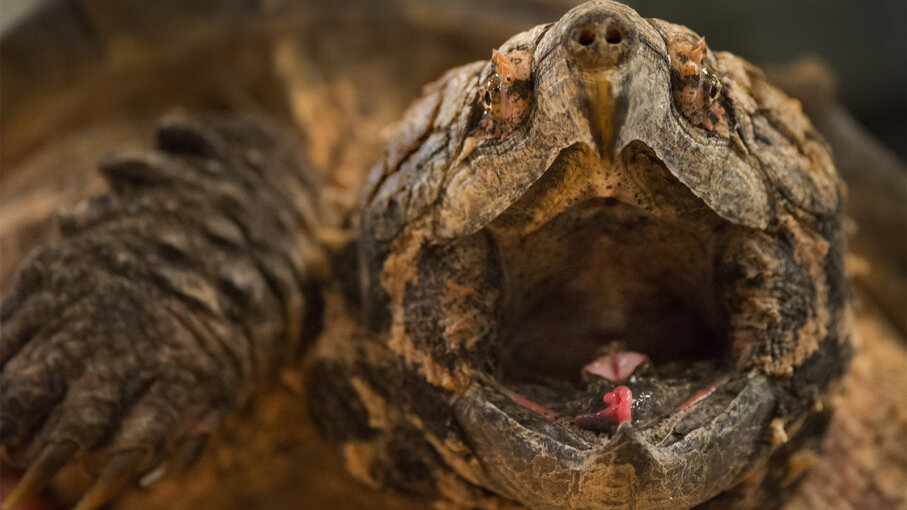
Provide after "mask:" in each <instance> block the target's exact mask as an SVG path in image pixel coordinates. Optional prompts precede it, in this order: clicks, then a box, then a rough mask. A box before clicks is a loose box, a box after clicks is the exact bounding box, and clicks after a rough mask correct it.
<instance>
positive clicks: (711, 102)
mask: <svg viewBox="0 0 907 510" xmlns="http://www.w3.org/2000/svg"><path fill="white" fill-rule="evenodd" d="M668 51H669V53H670V55H671V68H672V70H673V71H674V73H676V78H677V79H678V81H679V83H678V84H676V85H675V88H674V101H675V102H676V103H677V106H678V109H679V110H680V112H681V113H682V114H683V115H684V117H686V118H687V120H689V121H690V123H692V124H694V125H696V126H699V127H701V128H703V129H708V130H709V131H715V130H717V131H718V132H719V133H720V134H722V135H726V134H727V129H728V128H727V120H726V119H725V113H726V112H725V111H724V107H723V106H721V104H720V103H719V102H718V97H719V96H720V94H721V87H722V84H721V80H720V79H719V77H718V76H717V75H716V74H715V72H714V71H713V70H711V69H710V68H709V67H708V66H707V65H706V57H707V56H708V48H707V47H706V45H705V39H700V40H699V41H698V42H696V44H691V43H689V42H687V41H676V42H673V43H671V44H669V47H668Z"/></svg>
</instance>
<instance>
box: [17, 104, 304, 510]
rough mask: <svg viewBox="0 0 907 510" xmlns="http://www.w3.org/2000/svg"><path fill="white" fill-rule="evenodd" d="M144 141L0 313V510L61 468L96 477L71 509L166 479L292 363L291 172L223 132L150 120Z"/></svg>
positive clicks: (32, 262)
mask: <svg viewBox="0 0 907 510" xmlns="http://www.w3.org/2000/svg"><path fill="white" fill-rule="evenodd" d="M158 138H159V147H160V149H159V150H154V151H149V152H146V153H139V154H137V155H126V156H122V155H121V156H117V157H113V158H110V159H108V160H107V162H106V163H104V164H102V168H101V169H102V171H103V172H104V173H105V174H106V175H107V177H108V179H109V180H110V182H111V189H112V191H111V193H110V194H108V195H105V196H102V197H98V198H95V199H92V200H89V201H87V202H85V203H84V204H82V205H81V206H80V207H79V208H77V211H76V212H75V213H74V214H73V215H71V216H70V217H68V218H65V219H64V220H63V222H62V230H63V234H64V236H63V238H62V239H61V240H60V241H59V242H57V243H54V244H51V245H47V246H44V247H42V248H41V249H39V250H38V251H36V252H34V253H32V254H31V255H30V256H29V257H28V258H27V259H26V261H25V262H24V263H23V265H22V266H21V267H20V270H19V273H18V275H17V280H16V283H15V286H14V289H13V292H12V295H11V296H10V297H9V298H8V299H7V300H6V302H4V304H3V308H2V316H0V320H2V331H0V335H2V338H0V445H2V447H3V451H4V453H5V457H6V460H7V461H8V462H9V463H10V464H11V465H13V466H17V467H23V468H25V472H24V474H23V476H22V478H21V481H20V482H19V484H18V485H17V487H16V488H15V489H14V490H13V492H12V493H11V494H10V495H9V497H8V498H7V499H6V501H5V502H4V503H3V509H4V510H6V509H11V508H13V507H15V506H17V504H19V503H20V502H22V501H25V500H26V499H27V498H28V497H29V496H31V495H33V494H34V493H36V492H37V491H39V490H40V489H41V488H42V487H43V486H44V485H46V484H47V483H48V482H49V481H50V480H51V479H52V478H53V477H54V475H55V474H56V473H57V472H58V471H60V470H61V469H62V468H63V467H64V466H65V465H67V464H68V463H70V462H80V463H82V464H83V465H84V466H87V465H90V464H91V463H90V462H88V459H91V460H92V462H95V461H97V460H98V458H100V459H102V460H103V461H104V462H105V464H104V467H103V468H102V469H101V470H100V472H99V473H98V474H97V481H96V482H95V484H94V485H93V487H92V488H91V489H89V490H88V492H87V493H86V494H85V495H84V496H83V497H82V499H81V501H80V502H79V504H78V506H77V508H78V510H91V509H94V508H97V507H99V506H101V505H102V504H104V503H105V502H106V501H107V500H109V499H110V498H111V497H112V496H113V495H115V494H116V493H117V492H118V491H119V490H120V489H121V488H123V487H124V486H125V485H126V484H128V483H130V482H132V481H134V480H136V479H139V478H141V477H147V478H148V479H150V478H154V477H156V476H159V475H160V474H161V473H162V472H164V471H168V472H174V471H181V470H183V469H184V468H185V467H187V466H188V465H190V464H192V462H193V461H194V460H195V459H196V458H197V457H198V456H199V454H200V452H201V451H202V449H203V447H204V445H205V442H206V440H207V438H208V436H209V434H210V433H212V432H213V431H216V430H217V429H218V427H219V425H220V423H221V421H222V419H223V417H224V416H225V415H226V414H227V413H228V412H229V411H230V410H231V409H233V408H234V407H235V406H236V405H237V404H238V403H239V402H240V401H241V400H242V399H243V398H244V396H245V395H247V394H248V393H249V392H250V390H251V388H252V387H253V386H254V384H256V383H257V382H259V381H261V380H262V379H264V378H266V377H267V374H269V373H273V372H274V371H275V370H274V368H275V366H277V364H278V363H282V362H285V361H287V360H289V359H291V358H292V354H293V353H295V352H296V350H297V349H298V345H299V342H300V337H301V333H300V331H301V328H302V324H303V321H304V319H305V313H304V312H305V304H306V300H305V291H304V290H303V288H302V287H303V285H302V283H301V275H302V274H303V273H304V269H303V268H302V267H301V266H300V264H301V262H300V259H299V257H297V256H296V255H295V253H294V252H293V250H294V249H295V247H296V246H297V244H295V242H294V240H297V239H299V238H300V236H301V235H302V233H301V229H302V221H301V220H300V219H299V218H300V217H299V216H296V215H294V214H292V212H293V211H292V209H290V208H288V207H289V206H287V204H290V203H292V202H291V201H290V200H289V198H288V197H287V196H286V195H284V193H287V194H289V193H291V192H293V191H292V188H291V186H292V185H296V186H301V184H300V183H303V182H304V181H303V180H302V179H299V178H298V177H294V172H297V171H299V168H298V167H297V166H295V165H296V163H294V160H293V159H292V158H291V157H288V156H287V153H286V151H283V149H282V148H281V147H280V146H277V145H275V144H276V142H275V141H274V140H272V139H269V138H268V137H267V134H266V132H264V131H262V130H259V129H257V128H254V126H252V127H249V126H248V125H246V124H243V123H241V122H238V121H234V120H229V119H227V120H223V119H221V121H220V122H219V121H217V119H215V120H214V121H195V120H193V121H179V120H178V121H168V122H165V123H164V125H163V127H162V128H161V130H160V132H159V135H158ZM244 143H248V144H250V145H251V146H254V148H250V147H248V146H243V144H244ZM256 148H257V149H256ZM255 150H260V151H261V152H259V153H257V156H256V157H255V158H252V157H251V156H250V155H254V154H253V152H254V151H255ZM269 179H271V180H269ZM281 179H285V180H287V182H291V183H292V184H286V185H284V184H282V182H284V181H281ZM295 193H296V195H294V196H296V197H298V196H300V194H301V193H302V192H301V191H296V192H295Z"/></svg>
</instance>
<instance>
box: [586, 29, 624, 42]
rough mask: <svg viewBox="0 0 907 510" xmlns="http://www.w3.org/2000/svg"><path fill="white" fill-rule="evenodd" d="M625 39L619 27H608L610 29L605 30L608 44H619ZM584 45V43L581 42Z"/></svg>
mask: <svg viewBox="0 0 907 510" xmlns="http://www.w3.org/2000/svg"><path fill="white" fill-rule="evenodd" d="M622 39H623V34H621V33H620V28H619V27H618V26H617V25H613V24H612V25H608V29H607V30H605V41H608V44H617V43H619V42H620V41H621V40H622ZM580 44H582V41H580Z"/></svg>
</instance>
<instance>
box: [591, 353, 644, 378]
mask: <svg viewBox="0 0 907 510" xmlns="http://www.w3.org/2000/svg"><path fill="white" fill-rule="evenodd" d="M647 359H649V357H648V356H646V355H645V354H640V353H638V352H631V351H627V352H615V353H613V354H608V355H606V356H602V357H600V358H598V359H596V360H595V361H593V362H592V363H589V364H588V365H586V366H584V367H583V372H587V373H590V374H593V375H597V376H600V377H604V378H605V379H610V380H612V381H614V382H624V381H626V380H627V377H630V374H632V373H633V371H634V370H636V367H638V366H639V365H640V364H641V363H642V362H643V361H646V360H647Z"/></svg>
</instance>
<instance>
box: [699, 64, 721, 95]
mask: <svg viewBox="0 0 907 510" xmlns="http://www.w3.org/2000/svg"><path fill="white" fill-rule="evenodd" d="M702 72H703V74H704V75H705V92H706V94H707V95H708V98H709V104H711V103H714V102H715V101H716V100H717V99H718V95H719V94H721V80H719V79H718V77H717V76H715V75H714V74H712V73H711V72H710V71H709V70H708V69H703V70H702Z"/></svg>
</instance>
